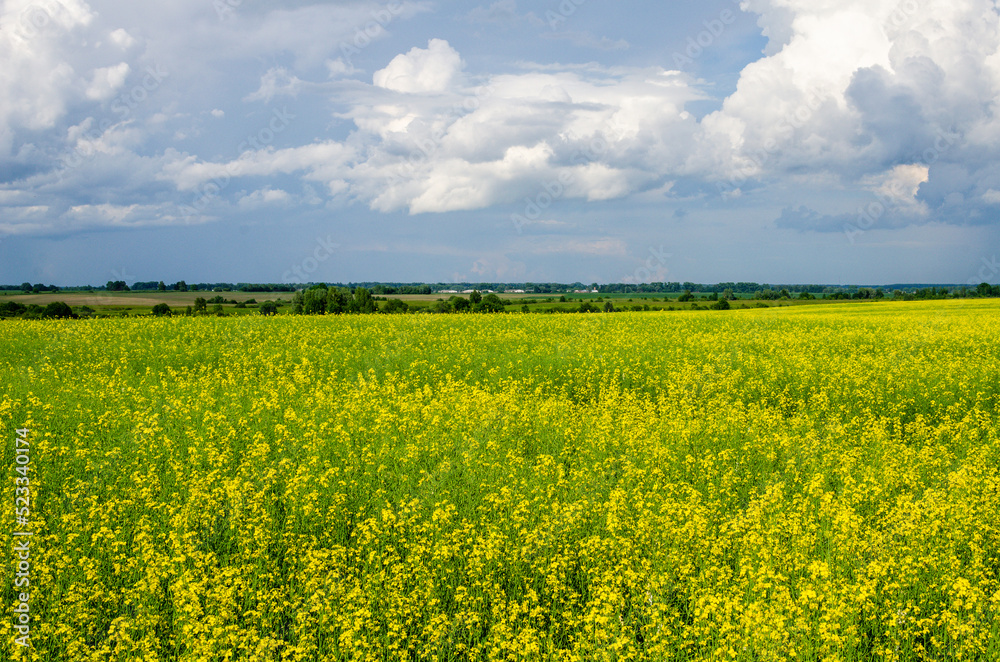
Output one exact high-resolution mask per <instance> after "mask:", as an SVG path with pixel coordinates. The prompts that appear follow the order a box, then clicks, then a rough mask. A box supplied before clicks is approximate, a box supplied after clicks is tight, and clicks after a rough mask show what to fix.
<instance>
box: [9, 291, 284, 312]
mask: <svg viewBox="0 0 1000 662" xmlns="http://www.w3.org/2000/svg"><path fill="white" fill-rule="evenodd" d="M216 296H221V297H222V298H224V299H226V300H235V301H247V300H248V299H256V300H257V301H266V300H268V299H270V300H272V301H278V300H281V301H291V300H292V296H293V293H291V292H54V293H46V294H10V293H8V294H6V295H3V294H0V301H8V300H9V301H17V302H18V303H23V304H25V305H27V304H29V303H34V304H38V305H40V306H44V305H46V304H49V303H52V302H53V301H63V302H65V303H66V304H68V305H69V306H72V307H77V306H90V307H91V308H96V307H98V306H105V307H106V306H144V307H149V308H152V307H153V306H155V305H157V304H160V303H165V304H167V305H168V306H190V305H193V304H194V300H195V299H197V298H198V297H202V298H204V299H211V298H213V297H216Z"/></svg>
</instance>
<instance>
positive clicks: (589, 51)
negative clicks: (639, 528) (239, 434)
mask: <svg viewBox="0 0 1000 662" xmlns="http://www.w3.org/2000/svg"><path fill="white" fill-rule="evenodd" d="M997 4H998V3H997V2H995V1H987V0H902V1H898V0H740V1H736V2H734V1H733V0H700V1H699V2H688V1H684V2H645V1H638V0H618V1H617V2H609V1H607V0H538V1H529V0H498V1H495V2H490V1H489V0H487V1H486V2H483V3H481V4H477V3H476V2H475V1H472V2H470V1H466V2H457V1H451V0H439V1H431V0H426V1H425V0H388V1H386V2H353V1H340V0H336V1H332V0H328V1H325V2H324V1H316V0H291V1H288V2H280V3H273V2H262V1H260V0H171V1H170V2H164V1H161V0H146V1H144V2H141V3H137V2H125V1H124V0H91V1H90V2H85V1H84V0H2V2H0V62H2V63H3V66H2V67H0V283H8V284H19V283H21V282H23V281H30V282H32V283H38V282H41V283H46V284H48V283H52V284H56V285H61V286H67V285H81V284H88V283H89V284H94V285H99V284H103V283H104V282H106V281H108V280H125V281H127V282H129V283H132V282H135V281H148V280H163V281H165V282H168V283H170V282H174V281H177V280H182V279H183V280H186V281H187V282H189V283H190V282H273V283H300V282H342V283H347V282H364V281H382V282H550V281H554V282H567V283H569V282H574V281H579V282H584V283H590V282H599V283H612V282H616V283H621V282H625V283H638V282H657V281H693V282H702V283H716V282H724V281H756V282H760V283H826V284H871V285H875V284H889V283H979V282H982V281H988V282H992V283H996V282H998V281H1000V266H998V262H997V256H998V255H1000V221H998V218H1000V158H998V157H1000V118H998V117H997V110H998V100H1000V96H998V95H1000V13H998V7H997Z"/></svg>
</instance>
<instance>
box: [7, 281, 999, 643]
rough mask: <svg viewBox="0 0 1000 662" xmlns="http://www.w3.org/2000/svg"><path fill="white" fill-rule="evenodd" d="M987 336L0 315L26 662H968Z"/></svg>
mask: <svg viewBox="0 0 1000 662" xmlns="http://www.w3.org/2000/svg"><path fill="white" fill-rule="evenodd" d="M56 296H58V295H56ZM173 296H178V295H173ZM184 296H191V295H184ZM258 300H260V297H258ZM998 337H1000V301H997V300H969V301H964V300H959V301H933V302H916V303H905V302H897V303H889V304H869V305H836V306H834V305H825V306H824V305H818V306H799V307H794V308H770V309H766V310H765V309H759V310H731V311H726V312H700V313H697V314H681V313H678V314H630V313H623V314H618V315H604V314H600V315H409V316H404V315H397V316H389V315H377V316H375V315H371V316H360V315H359V316H324V317H291V316H281V317H277V318H266V317H261V316H242V317H227V318H216V317H196V318H188V317H179V318H178V317H175V318H163V319H149V318H134V317H133V318H129V319H100V320H87V321H83V320H65V321H34V322H31V321H22V320H5V321H3V323H0V365H3V366H4V370H5V375H4V379H3V380H0V429H2V430H3V432H2V434H3V436H4V438H5V441H4V443H2V444H0V466H2V467H3V472H4V479H3V481H2V482H0V499H2V502H3V504H4V506H3V513H4V516H3V517H2V518H0V537H2V538H3V539H4V540H6V541H7V543H6V544H5V547H4V548H5V549H6V550H8V553H7V556H6V557H5V559H4V561H3V563H4V564H5V567H7V568H8V571H5V573H4V577H5V578H7V577H13V576H14V570H15V567H16V566H15V564H16V563H17V561H16V558H15V556H14V554H13V553H12V552H10V550H11V549H13V547H12V545H13V542H12V541H13V540H14V538H13V537H12V533H13V531H14V530H15V526H21V525H15V517H14V514H13V507H14V504H15V496H16V495H15V489H16V486H15V481H14V478H15V477H16V476H19V474H17V473H15V469H14V468H15V467H17V466H20V465H19V464H18V463H17V462H18V461H17V460H16V458H15V450H14V449H15V445H16V444H15V435H16V433H15V430H16V429H28V430H29V432H27V433H25V434H26V435H27V437H28V439H29V440H30V471H28V470H26V474H27V476H26V477H30V495H31V514H30V517H29V518H28V521H27V522H26V523H25V524H24V525H23V527H28V528H30V530H31V531H32V532H33V537H32V538H31V555H30V573H31V582H32V583H31V610H32V611H31V623H32V630H31V643H32V651H31V659H38V660H102V661H103V660H114V661H122V662H124V661H126V660H140V659H142V660H182V661H185V662H187V661H191V662H194V661H196V660H227V659H232V660H262V661H263V660H279V659H280V660H334V661H345V662H346V661H349V660H350V661H353V660H380V661H381V660H434V659H436V660H441V661H445V660H481V661H484V662H485V661H493V660H496V661H500V660H505V661H508V660H514V661H521V660H523V661H525V662H528V661H531V662H534V661H536V660H543V661H549V660H552V661H569V660H581V661H582V660H608V661H611V660H615V661H627V660H636V661H639V660H642V661H647V660H648V661H660V660H695V661H702V660H704V661H708V660H736V661H741V662H742V661H745V662H751V661H753V662H758V661H760V662H779V661H784V662H791V661H792V660H803V661H805V660H839V661H842V662H854V661H857V662H862V661H869V660H891V661H894V662H911V661H912V662H918V661H924V660H941V661H945V660H997V659H1000V626H998V623H1000V552H998V550H1000V518H998V516H997V513H998V512H1000V436H998V424H1000V379H998V375H1000V344H998V343H997V342H996V340H997V338H998ZM21 530H25V529H24V528H22V529H21ZM0 596H2V598H3V599H2V600H0V647H2V648H0V651H2V652H0V659H17V658H16V657H15V654H16V652H17V650H16V648H15V645H14V644H13V643H12V641H13V636H12V632H13V630H12V628H13V626H12V624H13V623H15V617H16V615H15V614H14V613H13V608H14V607H13V606H14V604H15V599H14V597H13V593H12V589H11V583H10V582H9V581H6V579H5V581H4V582H3V583H2V585H0Z"/></svg>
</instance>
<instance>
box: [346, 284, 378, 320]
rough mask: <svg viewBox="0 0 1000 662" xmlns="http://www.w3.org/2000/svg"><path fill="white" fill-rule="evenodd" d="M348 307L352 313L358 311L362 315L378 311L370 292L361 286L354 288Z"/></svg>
mask: <svg viewBox="0 0 1000 662" xmlns="http://www.w3.org/2000/svg"><path fill="white" fill-rule="evenodd" d="M350 308H351V312H352V313H359V314H362V315H368V314H371V313H377V312H378V304H376V303H375V299H374V298H372V293H371V292H370V291H368V290H366V289H365V288H363V287H359V288H357V289H355V290H354V296H353V297H352V298H351V306H350Z"/></svg>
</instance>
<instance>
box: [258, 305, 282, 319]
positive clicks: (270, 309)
mask: <svg viewBox="0 0 1000 662" xmlns="http://www.w3.org/2000/svg"><path fill="white" fill-rule="evenodd" d="M259 310H260V314H261V315H264V316H265V317H270V316H271V315H277V314H278V304H276V303H274V302H273V301H265V302H264V303H262V304H260V308H259Z"/></svg>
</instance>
